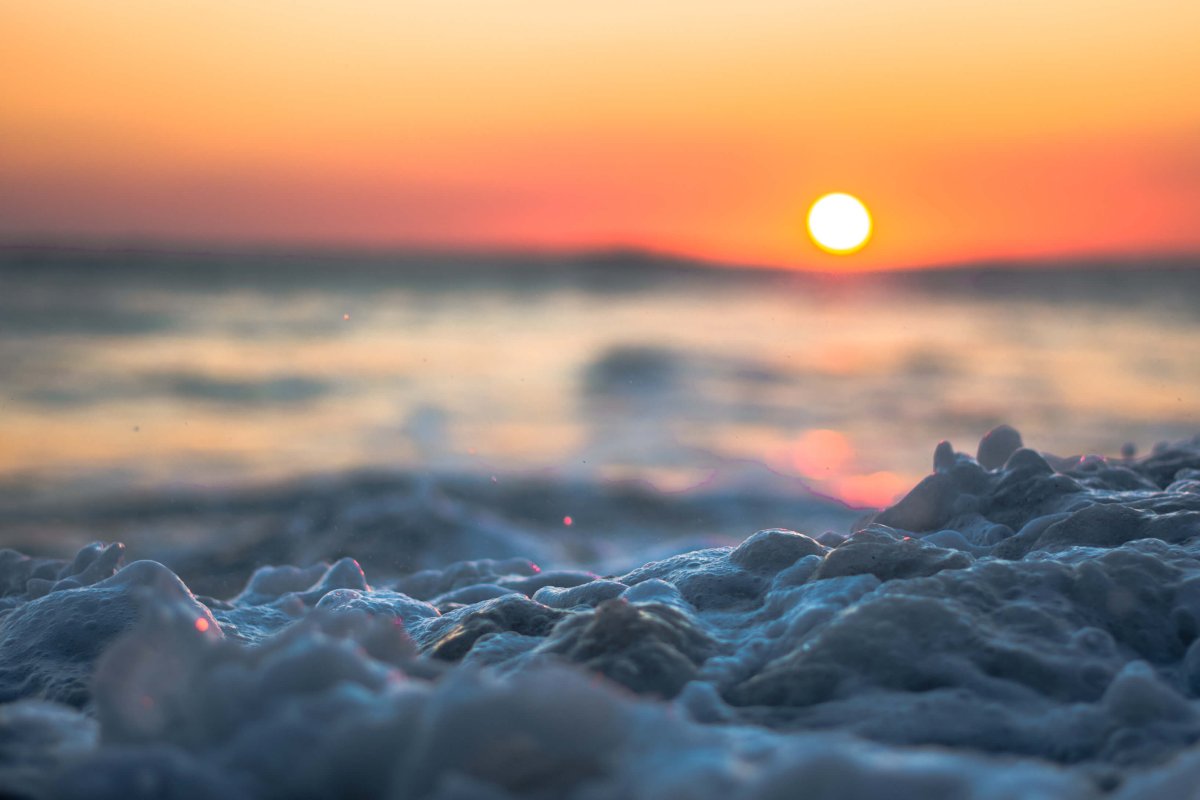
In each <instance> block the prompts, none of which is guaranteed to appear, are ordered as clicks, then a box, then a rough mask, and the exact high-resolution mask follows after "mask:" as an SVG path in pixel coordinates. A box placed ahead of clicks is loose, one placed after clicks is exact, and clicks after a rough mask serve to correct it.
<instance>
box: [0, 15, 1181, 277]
mask: <svg viewBox="0 0 1200 800" xmlns="http://www.w3.org/2000/svg"><path fill="white" fill-rule="evenodd" d="M1197 41H1200V3H1196V2H1194V0H1143V1H1142V2H1137V3H1134V2H1122V3H1113V2H1104V1H1103V0H1058V2H1048V1H1047V0H1041V1H1040V2H1020V1H1016V0H1013V1H1011V2H1003V3H1001V2H996V3H969V2H968V3H964V2H962V1H961V0H922V1H921V2H895V1H894V0H837V2H834V0H808V1H807V2H795V0H793V1H792V2H775V1H773V0H742V1H741V2H736V3H734V2H708V1H707V0H686V2H684V1H682V0H658V1H656V2H650V1H649V0H646V1H644V2H636V3H635V2H625V0H617V1H615V2H603V3H601V2H591V3H586V2H563V0H509V1H508V2H500V1H499V0H429V2H425V1H424V0H418V1H417V2H413V1H412V0H403V1H398V0H339V2H333V0H288V2H283V1H282V0H255V1H254V2H243V3H213V2H211V1H210V2H198V1H197V0H170V1H169V2H163V0H125V1H124V2H121V1H116V2H106V3H101V2H96V1H95V0H40V1H39V2H36V3H30V2H18V1H17V0H0V241H3V240H8V241H12V240H29V239H37V240H40V241H47V242H58V241H62V242H78V241H97V242H106V241H107V242H111V241H122V242H131V241H146V242H188V243H193V244H213V245H245V244H269V245H288V246H304V245H309V244H319V245H324V246H329V245H332V246H343V245H345V246H365V247H392V246H410V245H419V246H436V247H453V248H464V247H466V248H473V249H474V248H489V247H503V248H550V249H558V248H565V249H576V248H590V247H609V246H628V247H639V248H648V249H653V250H660V251H668V252H675V253H680V254H685V255H690V256H697V257H702V258H709V259H714V260H722V261H733V262H740V263H756V264H770V265H777V266H789V267H814V268H829V267H839V268H840V267H851V266H853V267H855V268H857V267H889V266H914V265H925V264H941V263H951V262H961V261H971V260H979V259H1009V258H1026V257H1036V258H1052V257H1057V256H1074V255H1082V254H1093V253H1104V254H1121V253H1132V252H1136V253H1147V252H1149V253H1157V252H1192V251H1197V250H1200V103H1197V102H1196V101H1195V99H1194V98H1195V92H1196V87H1197V86H1200V47H1197V46H1196V42H1197ZM833 191H844V192H849V193H852V194H854V195H856V196H858V197H859V198H861V199H862V200H863V201H864V202H865V203H866V205H867V206H868V207H869V208H870V209H871V211H872V214H873V216H874V221H875V229H874V236H873V238H872V240H871V242H870V243H869V244H868V245H867V247H866V248H864V249H863V250H862V251H860V252H859V253H856V254H854V255H853V256H845V257H838V256H831V255H827V254H823V253H822V252H821V251H819V250H818V249H817V248H816V247H815V246H814V245H813V244H812V242H811V241H810V240H809V239H808V237H807V235H806V233H805V230H804V217H805V214H806V212H807V209H808V206H809V205H810V204H811V203H812V202H813V201H814V200H815V199H816V198H817V197H819V196H820V195H822V194H825V193H827V192H833Z"/></svg>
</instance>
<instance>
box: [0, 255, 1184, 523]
mask: <svg viewBox="0 0 1200 800" xmlns="http://www.w3.org/2000/svg"><path fill="white" fill-rule="evenodd" d="M63 258H65V257H63ZM143 260H144V259H143ZM143 266H144V265H143ZM285 266H286V265H285ZM59 267H61V264H60V265H51V268H42V267H40V266H38V267H36V268H30V267H28V266H26V267H25V268H23V269H21V270H19V271H12V270H9V271H6V272H5V273H4V274H3V280H4V283H5V290H4V292H3V293H2V294H3V299H0V314H2V316H0V403H2V405H0V478H3V479H7V480H9V481H10V482H11V481H16V483H17V485H21V486H25V487H34V488H36V487H38V486H49V485H60V484H73V485H76V486H90V487H92V488H94V489H104V490H108V489H112V488H122V487H132V486H138V487H147V486H150V487H153V486H163V485H172V486H178V485H214V484H217V485H231V484H239V483H244V482H248V481H251V482H252V481H263V480H276V479H280V478H286V477H289V476H292V475H298V474H309V473H314V472H327V471H333V470H341V469H344V468H353V467H364V466H367V467H379V466H382V467H388V468H403V469H422V470H430V471H443V470H471V471H479V472H484V473H492V474H496V475H504V474H509V473H512V472H524V471H530V470H548V471H552V472H554V473H556V474H562V475H564V476H572V477H598V478H605V479H606V478H623V477H637V478H644V479H647V480H650V481H651V482H653V483H655V484H657V485H659V486H661V487H664V488H670V489H676V488H687V487H689V486H694V485H696V484H700V483H703V482H704V481H706V480H709V479H710V478H711V477H712V476H713V475H714V474H723V473H729V472H731V471H735V472H736V471H737V470H738V469H739V468H741V467H743V466H745V465H746V464H747V463H752V464H762V465H766V466H767V467H769V468H770V469H771V470H773V471H775V472H778V473H781V474H783V475H787V476H800V477H803V478H805V479H806V480H807V481H809V482H810V483H811V484H812V485H813V487H814V488H815V489H817V490H818V491H821V492H824V493H828V494H832V495H835V496H838V497H842V498H845V499H847V500H849V501H851V502H854V503H857V504H864V505H869V504H875V503H882V502H886V501H887V500H888V499H890V497H891V496H893V495H894V494H895V493H896V492H899V491H901V490H903V489H905V488H907V487H908V486H909V485H911V484H912V482H913V481H914V480H915V479H917V478H918V477H919V476H920V475H922V474H924V473H925V472H927V471H928V469H929V463H930V458H931V453H932V450H933V445H934V444H935V443H936V442H937V441H938V440H939V439H942V438H949V439H950V440H951V441H952V442H954V443H955V444H956V445H957V446H958V447H959V449H964V450H969V451H973V449H974V444H975V442H976V441H977V439H978V437H979V436H980V435H981V434H982V433H984V432H986V430H987V429H988V428H990V427H991V426H993V425H995V424H997V423H998V422H1009V423H1011V424H1013V425H1015V426H1016V427H1018V428H1019V429H1020V430H1021V431H1022V433H1023V434H1024V435H1025V439H1026V441H1027V442H1029V443H1032V444H1034V445H1035V446H1037V447H1038V448H1039V449H1044V450H1050V451H1053V452H1058V453H1060V454H1067V453H1074V452H1098V453H1107V454H1115V453H1117V452H1118V451H1119V450H1120V448H1121V446H1122V445H1123V444H1124V443H1126V442H1130V441H1132V442H1136V443H1138V444H1139V445H1140V446H1141V447H1142V448H1143V450H1144V449H1145V448H1147V447H1149V446H1150V445H1152V444H1153V443H1154V442H1155V441H1157V440H1161V439H1169V438H1180V437H1185V436H1191V435H1193V434H1194V433H1196V432H1197V431H1198V430H1200V394H1198V393H1197V392H1196V391H1195V389H1196V387H1197V386H1200V316H1197V315H1196V314H1195V313H1192V312H1190V311H1189V307H1188V302H1187V301H1186V297H1183V298H1181V297H1180V295H1179V292H1177V291H1175V290H1172V289H1171V288H1170V287H1165V288H1164V290H1163V291H1162V292H1160V293H1157V294H1154V295H1153V296H1152V297H1151V298H1150V300H1146V299H1145V298H1140V299H1138V300H1137V301H1136V302H1124V301H1123V299H1122V297H1120V296H1119V294H1118V296H1109V295H1111V294H1112V292H1109V293H1108V294H1107V295H1106V294H1105V293H1104V292H1100V293H1099V296H1096V295H1095V293H1091V294H1090V295H1089V294H1088V293H1085V296H1076V297H1062V296H1055V295H1053V294H1052V293H1050V292H1049V291H1046V290H1044V289H1039V286H1038V284H1037V283H1036V281H1034V282H1033V283H1032V284H1031V285H1030V286H1018V288H1019V289H1020V290H1019V291H1015V292H1007V293H1004V292H997V291H994V290H991V289H989V288H988V287H987V286H982V287H978V288H976V289H973V290H970V291H962V290H960V289H956V290H955V291H945V290H944V289H943V288H937V287H934V288H930V287H929V286H923V285H920V284H919V283H917V284H911V285H910V284H907V283H905V282H903V281H899V282H898V281H894V280H884V281H876V280H871V279H860V278H856V279H847V280H845V281H836V280H835V281H815V282H814V281H811V280H792V279H788V278H784V277H778V278H771V279H765V278H763V277H761V276H754V277H753V278H751V277H747V278H746V279H745V280H741V279H737V278H723V279H721V280H717V281H713V280H707V279H705V280H695V281H693V280H689V279H687V278H686V277H679V276H671V277H669V278H664V279H661V280H658V279H655V280H652V281H648V282H634V284H633V285H628V286H617V287H615V288H614V287H613V286H601V287H599V288H598V287H596V286H595V285H589V284H587V283H586V282H584V283H580V282H572V281H557V282H555V281H550V282H548V284H547V285H538V283H537V279H536V276H534V278H533V279H531V280H532V282H530V281H526V282H524V283H521V284H517V283H516V282H514V283H513V284H512V285H508V284H507V283H506V282H505V279H504V277H503V275H502V273H500V272H497V273H495V274H493V275H492V276H490V277H489V279H488V280H484V281H480V280H477V278H478V275H477V274H476V273H470V274H464V276H463V277H462V279H461V280H459V279H457V278H456V277H455V276H454V275H453V274H452V273H451V274H447V275H444V276H442V279H440V280H435V281H433V282H430V281H424V282H421V283H419V284H417V283H411V282H409V281H406V279H405V275H404V272H403V270H397V274H396V275H394V276H389V277H387V279H378V278H376V277H373V278H371V279H369V280H364V279H357V280H354V281H347V282H346V283H345V285H343V284H341V283H340V282H339V280H338V279H337V275H338V273H337V270H338V269H339V268H342V269H347V270H352V268H353V265H350V266H345V265H343V266H341V267H339V266H338V265H334V266H331V267H329V268H328V274H326V275H325V276H324V277H323V279H322V280H320V281H316V282H312V281H310V282H305V281H291V280H281V279H279V278H278V276H277V275H276V276H275V277H267V278H261V279H260V278H254V279H245V280H227V279H224V278H223V279H221V280H214V281H212V282H207V281H205V280H204V279H203V275H204V269H205V265H204V263H203V262H201V263H199V264H198V265H197V266H195V267H194V268H190V269H192V273H191V278H192V279H190V280H187V281H182V282H181V281H178V280H161V281H159V280H155V279H154V277H153V273H150V277H149V278H147V272H146V271H145V270H144V269H142V270H139V271H135V272H131V273H128V274H127V273H126V272H125V271H123V270H122V268H121V263H120V260H119V259H115V260H110V261H109V262H105V263H104V264H101V265H100V267H96V266H95V265H89V266H88V270H87V271H86V273H79V274H76V273H73V272H71V271H70V270H67V271H65V272H64V271H63V270H62V269H60V268H59ZM497 269H501V268H499V267H498V268H497ZM626 269H632V268H629V267H626ZM648 269H649V267H648ZM81 275H82V277H81ZM1031 280H1032V279H1031ZM1147 280H1158V278H1155V277H1153V276H1150V277H1148V278H1147ZM410 284H411V285H410ZM1193 284H1194V281H1191V282H1185V284H1184V289H1181V290H1180V291H1186V289H1187V288H1188V287H1191V286H1192V285H1193ZM960 288H961V287H960Z"/></svg>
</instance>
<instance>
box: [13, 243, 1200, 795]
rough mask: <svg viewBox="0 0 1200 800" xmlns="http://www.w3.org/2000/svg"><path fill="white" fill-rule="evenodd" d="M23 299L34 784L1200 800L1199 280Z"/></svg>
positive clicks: (201, 291) (908, 277)
mask: <svg viewBox="0 0 1200 800" xmlns="http://www.w3.org/2000/svg"><path fill="white" fill-rule="evenodd" d="M0 275H2V277H3V289H4V291H3V292H2V293H0V298H2V299H0V311H2V312H3V313H2V314H0V331H2V334H0V356H2V360H0V366H2V368H3V370H4V374H3V376H2V377H3V379H4V380H3V381H2V382H0V385H2V387H3V392H4V395H3V401H2V402H3V406H2V407H3V414H2V415H0V448H3V449H2V451H0V452H2V453H3V462H2V463H3V483H2V485H3V493H2V494H0V795H3V796H5V797H9V796H11V797H21V798H88V800H96V799H97V798H113V800H117V799H118V798H120V799H121V800H124V799H125V798H129V797H162V796H180V797H182V796H186V797H195V798H202V799H207V798H212V800H217V799H218V798H220V800H228V798H247V799H249V798H274V797H278V798H295V797H381V798H395V799H397V800H409V799H412V800H426V799H427V800H477V799H490V798H495V799H496V800H514V798H559V797H563V798H577V800H609V799H610V798H611V799H612V800H617V799H618V798H620V799H621V800H625V799H626V798H646V800H651V798H654V799H655V800H657V798H664V797H687V798H722V800H729V799H730V798H736V799H737V800H767V799H768V798H786V797H793V796H795V794H796V792H797V789H798V787H803V792H804V794H805V796H806V797H813V798H827V799H828V800H835V798H836V799H837V800H874V798H879V797H889V798H911V799H912V800H918V798H919V799H920V800H931V799H934V800H942V799H943V798H944V799H945V800H957V799H959V798H961V799H962V800H967V799H972V800H975V799H977V800H1030V799H1031V798H1038V799H1042V800H1062V799H1063V798H1071V799H1072V800H1110V799H1111V800H1143V799H1144V798H1151V799H1152V800H1176V798H1180V797H1193V796H1195V787H1196V786H1197V785H1198V782H1200V746H1198V745H1197V742H1200V436H1197V435H1196V432H1197V430H1198V429H1200V425H1198V424H1197V422H1198V420H1197V414H1196V412H1197V407H1196V403H1197V400H1196V398H1195V396H1194V394H1189V390H1190V389H1193V388H1194V387H1195V386H1196V385H1197V383H1196V379H1197V377H1200V375H1198V374H1197V371H1196V370H1197V364H1198V363H1200V359H1198V358H1197V356H1198V355H1200V352H1197V345H1198V341H1200V340H1198V338H1197V335H1196V334H1197V326H1198V324H1200V319H1198V314H1197V309H1196V307H1195V302H1194V298H1196V297H1198V296H1200V282H1198V280H1197V276H1198V275H1200V273H1198V272H1196V271H1193V270H1191V269H1190V268H1188V267H1187V265H1185V264H1178V263H1175V264H1171V263H1158V264H1154V265H1148V266H1147V265H1143V268H1142V269H1140V270H1138V271H1127V270H1116V269H1113V265H1086V264H1085V265H1074V267H1073V268H1072V269H1070V270H1067V271H1062V270H1050V269H1045V270H1026V271H1021V272H1016V271H1012V270H1000V269H986V268H975V269H969V270H967V269H963V270H954V271H946V272H939V273H913V274H900V275H888V276H852V275H839V276H796V275H781V274H767V273H759V272H754V271H740V272H735V271H731V270H718V269H713V268H708V267H705V268H701V267H698V266H696V265H691V264H686V263H680V262H670V261H666V260H663V259H650V258H646V257H644V256H637V255H632V254H609V255H605V256H602V257H601V256H592V257H588V258H575V259H566V258H559V257H550V256H540V257H533V256H529V257H517V256H504V257H501V256H495V255H490V256H489V255H477V256H455V257H450V256H445V255H440V256H439V255H430V254H426V255H417V254H410V255H407V256H396V255H391V256H384V255H379V256H372V257H367V256H358V257H354V258H350V257H346V256H332V255H321V256H316V255H311V254H310V255H305V256H290V257H284V256H280V255H278V254H276V255H265V254H260V255H257V256H229V255H220V254H215V255H214V254H209V255H173V256H167V255H163V254H156V253H135V252H126V253H115V252H110V253H103V254H98V253H88V252H76V253H72V252H66V251H56V252H48V251H13V252H10V253H7V254H5V260H4V263H3V268H2V269H0ZM1001 420H1004V421H1007V422H1011V423H1013V424H1015V425H1016V426H1017V427H1019V428H1020V429H1021V433H1017V431H1016V430H1014V429H1013V428H1011V427H997V428H994V429H992V430H991V432H989V433H987V434H986V436H984V437H983V439H982V440H980V439H979V434H980V433H981V432H982V431H984V430H986V429H988V428H992V426H993V424H994V423H996V422H999V421H1001ZM947 437H949V438H950V439H953V440H954V441H955V442H956V444H957V447H953V446H951V445H950V444H948V443H946V442H944V441H943V442H941V443H940V444H937V442H938V441H939V440H942V439H944V438H947ZM1159 439H1174V440H1175V441H1174V442H1173V443H1162V444H1155V442H1156V441H1157V440H1159ZM976 442H978V445H976ZM1022 443H1024V444H1025V445H1027V446H1025V447H1023V446H1022ZM1127 443H1128V444H1129V446H1126V445H1127ZM1039 451H1040V452H1039ZM1092 451H1098V452H1100V453H1106V454H1108V457H1103V456H1087V457H1075V456H1073V455H1071V454H1077V453H1089V452H1092ZM931 453H932V457H931ZM1056 453H1057V455H1056ZM896 494H903V497H902V498H901V499H899V500H897V501H896V502H894V503H892V502H890V501H891V499H892V498H893V497H894V495H896ZM842 501H845V502H842ZM868 505H874V506H886V507H885V508H882V509H881V510H878V511H875V510H868V509H864V508H862V506H868ZM787 528H792V529H793V530H788V529H787ZM756 531H757V532H756Z"/></svg>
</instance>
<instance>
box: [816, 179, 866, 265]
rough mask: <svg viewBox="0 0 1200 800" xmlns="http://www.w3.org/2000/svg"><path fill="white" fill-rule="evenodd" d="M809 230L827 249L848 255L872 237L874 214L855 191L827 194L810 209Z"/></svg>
mask: <svg viewBox="0 0 1200 800" xmlns="http://www.w3.org/2000/svg"><path fill="white" fill-rule="evenodd" d="M808 232H809V235H811V236H812V238H813V241H814V242H816V243H817V246H818V247H820V248H821V249H822V250H824V251H825V252H827V253H834V254H836V255H848V254H850V253H854V252H857V251H859V250H861V249H862V248H863V245H865V244H866V243H867V239H869V238H871V214H870V212H868V211H867V207H866V206H865V205H863V204H862V201H861V200H859V199H858V198H857V197H854V196H853V195H848V194H844V193H842V192H835V193H833V194H827V195H825V196H824V197H822V198H821V199H819V200H817V202H815V203H813V206H812V208H811V209H810V210H809V212H808Z"/></svg>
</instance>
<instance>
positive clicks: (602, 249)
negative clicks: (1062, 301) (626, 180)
mask: <svg viewBox="0 0 1200 800" xmlns="http://www.w3.org/2000/svg"><path fill="white" fill-rule="evenodd" d="M16 252H43V253H68V252H77V253H88V254H95V255H120V254H131V255H164V256H199V257H227V258H228V257H232V258H238V257H241V258H254V257H267V256H275V257H289V258H299V259H335V260H340V259H354V258H389V257H393V258H396V257H403V258H413V257H433V258H456V257H457V258H463V257H468V258H471V257H474V258H478V257H490V258H501V259H506V260H516V259H534V260H536V261H539V262H545V261H550V260H554V259H563V260H566V261H585V262H586V261H588V260H591V259H605V258H609V259H628V260H631V261H635V260H641V261H644V262H647V263H659V264H662V265H667V264H670V265H671V266H676V267H692V268H700V269H714V270H741V271H761V272H772V273H801V274H816V275H821V274H825V275H844V276H851V275H863V274H871V273H896V272H927V271H954V270H964V269H1018V270H1019V269H1031V268H1038V267H1045V268H1053V269H1079V268H1086V267H1089V266H1090V267H1101V268H1105V269H1140V268H1144V267H1145V266H1161V265H1166V264H1168V263H1176V264H1178V263H1179V262H1196V265H1197V266H1200V250H1183V249H1153V248H1149V249H1130V250H1080V251H1071V252H1064V253H1055V254H1045V255H1018V256H985V257H981V258H978V259H973V260H964V259H949V260H944V261H931V262H926V263H900V264H892V265H873V266H856V265H854V264H852V263H847V264H846V266H845V267H841V268H839V267H836V266H832V265H828V266H815V265H811V264H804V263H799V262H797V263H794V264H783V263H771V262H759V261H751V260H746V261H739V260H734V259H722V258H716V257H709V256H703V255H698V254H693V253H686V252H680V251H673V250H667V249H660V248H654V247H649V246H642V245H633V244H625V243H619V242H614V243H611V244H593V245H582V246H578V247H567V246H551V245H516V244H511V243H504V244H495V245H487V244H474V245H455V244H449V243H431V242H409V243H404V242H396V243H394V244H369V243H352V242H309V243H304V242H284V241H267V240H259V241H253V240H245V241H224V242H217V243H204V242H200V241H196V240H189V239H186V238H183V237H180V238H179V239H168V238H159V237H143V236H130V237H97V238H87V237H79V238H78V239H63V237H57V240H54V239H53V237H48V236H47V237H42V236H36V235H34V236H22V237H0V254H9V253H16ZM842 258H846V259H851V258H853V257H852V256H846V257H842ZM1128 261H1134V262H1138V263H1134V264H1124V266H1122V262H1128Z"/></svg>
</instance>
